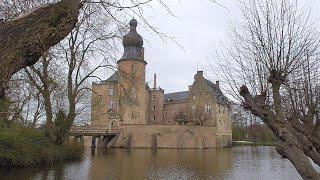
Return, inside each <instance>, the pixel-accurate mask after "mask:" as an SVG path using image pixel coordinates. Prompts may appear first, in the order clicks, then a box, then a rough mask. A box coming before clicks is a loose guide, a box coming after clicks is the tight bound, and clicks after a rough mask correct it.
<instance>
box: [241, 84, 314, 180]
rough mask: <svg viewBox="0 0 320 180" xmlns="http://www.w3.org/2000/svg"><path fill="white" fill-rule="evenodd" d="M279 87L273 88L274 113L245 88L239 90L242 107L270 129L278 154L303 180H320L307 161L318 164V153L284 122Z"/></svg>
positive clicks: (304, 136)
mask: <svg viewBox="0 0 320 180" xmlns="http://www.w3.org/2000/svg"><path fill="white" fill-rule="evenodd" d="M279 87H280V86H278V85H276V87H273V93H274V94H273V97H274V98H275V100H274V106H275V112H273V111H272V110H271V108H270V107H268V106H266V104H261V101H260V100H259V99H257V98H255V97H253V96H252V95H251V94H250V92H249V90H248V88H247V87H246V86H242V87H241V88H240V95H241V96H242V97H243V98H244V107H245V109H247V110H250V111H251V113H252V114H254V115H256V116H258V117H260V118H261V119H262V120H263V122H264V123H265V124H266V125H267V126H268V127H270V129H271V130H272V132H273V133H274V135H275V136H276V138H277V139H278V143H277V151H278V153H279V154H280V155H282V157H284V158H287V159H289V160H290V161H291V163H292V164H293V165H294V167H295V168H296V170H297V171H298V173H299V174H300V175H301V177H302V178H303V179H314V180H316V179H320V174H319V173H318V172H317V171H316V170H315V169H314V168H313V166H312V164H311V162H310V160H309V158H311V159H312V160H313V161H314V162H315V163H317V164H318V162H317V161H318V160H319V159H320V156H319V153H317V152H316V151H315V149H314V148H313V147H312V143H311V142H310V140H309V139H308V138H307V136H306V135H304V134H303V133H300V132H298V131H297V130H296V129H295V128H294V125H293V124H292V123H291V122H290V121H288V120H287V121H284V116H283V113H282V112H281V111H282V107H281V99H280V95H279ZM311 153H314V154H311ZM318 158H319V159H318Z"/></svg>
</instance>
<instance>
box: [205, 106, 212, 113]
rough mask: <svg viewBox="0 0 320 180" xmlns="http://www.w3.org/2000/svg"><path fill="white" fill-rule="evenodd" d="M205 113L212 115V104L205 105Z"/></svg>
mask: <svg viewBox="0 0 320 180" xmlns="http://www.w3.org/2000/svg"><path fill="white" fill-rule="evenodd" d="M205 112H206V113H211V112H212V108H211V105H210V104H205Z"/></svg>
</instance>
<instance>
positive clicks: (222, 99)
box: [205, 79, 230, 104]
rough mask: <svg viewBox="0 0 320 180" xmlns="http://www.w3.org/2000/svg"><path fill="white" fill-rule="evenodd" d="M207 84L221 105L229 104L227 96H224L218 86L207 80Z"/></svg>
mask: <svg viewBox="0 0 320 180" xmlns="http://www.w3.org/2000/svg"><path fill="white" fill-rule="evenodd" d="M205 82H206V84H207V85H208V87H209V88H210V89H211V90H212V92H213V95H214V96H215V97H216V99H217V101H218V102H219V103H221V104H229V103H230V102H229V100H228V98H227V97H226V96H224V95H223V93H222V91H221V89H220V87H219V86H218V85H216V84H213V83H212V82H211V81H209V80H207V79H205Z"/></svg>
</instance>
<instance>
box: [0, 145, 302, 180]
mask: <svg viewBox="0 0 320 180" xmlns="http://www.w3.org/2000/svg"><path fill="white" fill-rule="evenodd" d="M299 177H300V176H299V175H298V173H297V172H296V170H295V169H294V168H293V166H292V165H291V164H290V163H289V162H288V161H287V160H283V159H281V158H280V157H279V155H278V154H277V153H276V151H275V150H274V148H273V147H235V148H232V149H205V150H195V149H158V150H150V149H132V150H125V149H108V150H97V149H94V150H93V151H92V150H91V149H86V150H85V155H84V159H83V160H82V161H80V162H74V163H66V164H56V165H54V166H52V167H41V168H40V167H39V168H29V169H10V170H8V169H7V170H0V179H76V180H86V179H88V180H89V179H94V180H100V179H108V180H109V179H110V180H112V179H299Z"/></svg>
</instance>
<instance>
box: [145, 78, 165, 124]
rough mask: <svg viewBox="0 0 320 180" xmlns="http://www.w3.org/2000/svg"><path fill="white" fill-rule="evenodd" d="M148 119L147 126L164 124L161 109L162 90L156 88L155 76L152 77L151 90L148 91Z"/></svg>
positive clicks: (162, 101)
mask: <svg viewBox="0 0 320 180" xmlns="http://www.w3.org/2000/svg"><path fill="white" fill-rule="evenodd" d="M149 93H150V97H149V111H148V114H149V117H148V124H164V121H163V120H164V119H163V108H164V90H163V89H161V88H160V87H157V75H156V74H154V77H153V88H151V89H150V91H149Z"/></svg>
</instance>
